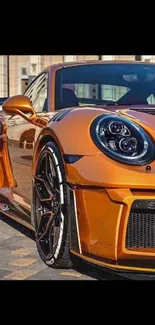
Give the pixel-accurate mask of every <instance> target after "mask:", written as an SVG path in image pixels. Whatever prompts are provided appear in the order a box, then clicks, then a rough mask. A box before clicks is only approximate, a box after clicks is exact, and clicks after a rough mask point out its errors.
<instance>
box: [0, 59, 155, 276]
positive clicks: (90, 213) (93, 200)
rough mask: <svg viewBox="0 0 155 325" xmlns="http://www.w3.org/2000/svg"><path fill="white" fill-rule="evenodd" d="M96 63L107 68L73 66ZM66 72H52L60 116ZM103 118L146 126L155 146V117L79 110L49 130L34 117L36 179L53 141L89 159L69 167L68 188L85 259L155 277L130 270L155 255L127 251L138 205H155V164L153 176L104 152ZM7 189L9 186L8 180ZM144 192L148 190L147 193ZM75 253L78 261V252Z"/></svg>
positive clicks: (62, 149)
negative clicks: (59, 81)
mask: <svg viewBox="0 0 155 325" xmlns="http://www.w3.org/2000/svg"><path fill="white" fill-rule="evenodd" d="M118 62H119V63H120V61H118ZM90 63H93V64H94V63H95V64H101V63H103V62H97V61H95V62H90V61H89V62H85V63H84V62H82V63H71V64H70V66H71V65H79V64H90ZM107 63H109V62H108V61H107ZM110 63H112V64H115V63H116V62H110ZM132 63H133V64H138V63H137V62H136V63H135V62H132ZM105 64H106V63H105ZM63 66H65V65H62V64H59V65H55V66H52V67H50V68H49V70H48V71H49V94H50V95H49V106H50V111H51V112H55V75H56V71H57V70H58V69H61V68H62V67H63ZM66 66H68V64H66ZM4 108H5V106H4ZM6 109H7V108H6ZM102 114H111V116H113V115H115V114H117V115H119V116H125V117H126V118H127V119H130V120H133V121H134V122H135V123H137V124H138V125H140V126H142V127H143V128H144V129H145V130H146V132H147V133H148V134H149V135H150V137H151V138H152V139H153V141H155V128H154V126H155V116H151V115H150V116H149V115H147V114H145V113H139V112H131V111H130V110H128V109H126V110H124V111H123V110H116V109H115V111H110V110H105V109H102V108H97V107H96V108H95V107H92V108H90V107H81V108H73V109H72V110H71V111H70V112H69V113H68V114H67V115H66V116H64V118H63V120H61V121H59V123H57V122H54V121H50V122H49V123H48V124H47V122H45V121H44V119H42V118H40V120H36V119H37V116H34V118H33V119H32V120H31V123H34V124H36V123H38V126H39V127H40V132H39V135H38V138H37V141H36V145H35V149H34V154H33V166H32V167H33V169H32V176H33V177H34V175H35V169H36V164H37V161H38V156H39V153H40V151H41V149H42V147H43V145H44V144H45V143H46V141H47V140H46V139H47V137H48V139H53V140H54V141H55V142H56V144H57V146H58V148H59V150H60V153H61V154H62V156H63V155H64V154H72V155H82V156H83V157H82V158H81V159H79V160H78V161H76V162H75V163H73V164H67V163H65V162H64V167H65V171H66V178H67V182H68V183H70V184H71V185H72V187H73V190H74V193H75V198H76V206H77V212H78V225H79V234H80V243H81V248H82V254H79V256H80V257H81V258H83V259H85V260H88V261H90V262H93V263H95V264H98V265H101V266H105V267H108V268H113V269H118V270H127V271H141V272H142V271H143V272H155V268H151V267H150V268H149V267H137V266H127V265H126V260H133V261H135V260H138V259H146V258H147V259H151V261H154V260H155V249H152V248H150V249H128V250H127V249H126V248H125V239H126V231H127V223H128V218H129V214H130V210H131V206H132V203H133V202H134V201H135V200H145V199H149V200H155V161H153V162H152V163H151V164H150V166H151V171H147V170H146V166H129V165H125V164H121V163H118V162H116V161H114V160H112V159H110V158H109V157H107V156H106V155H105V154H104V153H103V152H101V151H100V150H99V148H98V147H97V146H96V145H95V144H94V142H93V140H92V138H91V136H90V125H91V123H92V122H93V120H94V119H95V118H96V117H97V116H99V115H102ZM43 126H44V127H43ZM1 154H2V155H1ZM6 157H7V158H6ZM1 158H2V159H3V160H4V159H8V156H7V150H5V145H4V151H3V152H2V153H0V159H1ZM0 162H1V160H0ZM5 164H6V166H9V162H7V161H6V162H5ZM2 165H3V164H0V172H1V171H2V173H3V174H4V175H3V177H7V179H8V180H9V182H10V183H9V185H10V184H13V179H12V178H11V176H9V175H7V176H6V175H5V173H4V172H3V170H2V169H1V168H2V167H1V166H2ZM8 171H9V168H8ZM2 173H1V174H2ZM10 175H11V172H10ZM9 177H10V178H9ZM11 182H12V183H11ZM2 183H3V184H4V185H6V184H7V182H6V180H3V179H2ZM4 187H5V186H4ZM10 187H11V186H10ZM133 189H134V191H133ZM140 189H143V193H141V191H140ZM148 190H149V191H150V190H152V192H148ZM72 253H73V254H75V255H78V254H77V253H76V252H75V251H72ZM133 264H134V263H133Z"/></svg>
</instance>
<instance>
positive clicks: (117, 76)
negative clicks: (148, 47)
mask: <svg viewBox="0 0 155 325" xmlns="http://www.w3.org/2000/svg"><path fill="white" fill-rule="evenodd" d="M87 104H88V105H150V104H155V65H152V64H144V63H140V64H139V63H138V64H136V63H133V64H130V63H111V64H110V63H106V64H104V63H103V64H86V65H82V64H81V65H77V66H68V67H65V68H62V69H60V70H58V71H57V74H56V109H60V108H65V107H71V106H82V105H87Z"/></svg>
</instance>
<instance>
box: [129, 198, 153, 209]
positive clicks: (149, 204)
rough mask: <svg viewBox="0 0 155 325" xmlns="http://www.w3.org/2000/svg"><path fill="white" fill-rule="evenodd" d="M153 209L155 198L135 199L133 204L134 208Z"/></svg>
mask: <svg viewBox="0 0 155 325" xmlns="http://www.w3.org/2000/svg"><path fill="white" fill-rule="evenodd" d="M150 209H151V210H152V209H155V200H135V201H134V202H133V204H132V207H131V211H132V210H148V212H149V210H150Z"/></svg>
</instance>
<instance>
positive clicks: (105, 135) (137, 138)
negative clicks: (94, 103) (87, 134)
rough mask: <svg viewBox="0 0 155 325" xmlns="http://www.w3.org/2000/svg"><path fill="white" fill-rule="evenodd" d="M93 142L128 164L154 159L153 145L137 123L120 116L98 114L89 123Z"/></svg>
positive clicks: (116, 158)
mask: <svg viewBox="0 0 155 325" xmlns="http://www.w3.org/2000/svg"><path fill="white" fill-rule="evenodd" d="M91 136H92V139H93V141H94V142H95V144H96V145H97V146H98V147H99V148H100V149H101V151H103V152H104V153H105V154H106V155H107V156H109V157H110V158H112V159H115V160H117V161H119V162H122V163H126V164H130V165H144V164H148V163H150V162H152V161H153V160H154V159H155V145H154V143H153V142H152V140H151V139H150V137H149V136H148V135H147V134H146V132H145V131H144V130H143V129H142V128H141V127H140V126H138V125H137V124H135V123H133V122H131V121H129V120H127V119H125V118H123V117H120V116H115V115H113V116H111V115H106V116H105V115H104V116H103V115H100V116H98V117H97V118H96V119H95V120H94V121H93V123H92V125H91Z"/></svg>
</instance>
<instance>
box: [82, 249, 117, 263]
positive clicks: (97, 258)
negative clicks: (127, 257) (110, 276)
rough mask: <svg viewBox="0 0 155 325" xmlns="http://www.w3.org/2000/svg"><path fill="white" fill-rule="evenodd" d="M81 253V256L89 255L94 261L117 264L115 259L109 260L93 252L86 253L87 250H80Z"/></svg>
mask: <svg viewBox="0 0 155 325" xmlns="http://www.w3.org/2000/svg"><path fill="white" fill-rule="evenodd" d="M82 255H83V256H86V257H89V258H92V259H94V260H96V261H100V262H105V263H107V264H111V265H116V264H118V263H117V261H114V260H110V259H108V258H105V257H101V256H97V255H94V254H91V253H88V252H84V251H83V252H82Z"/></svg>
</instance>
